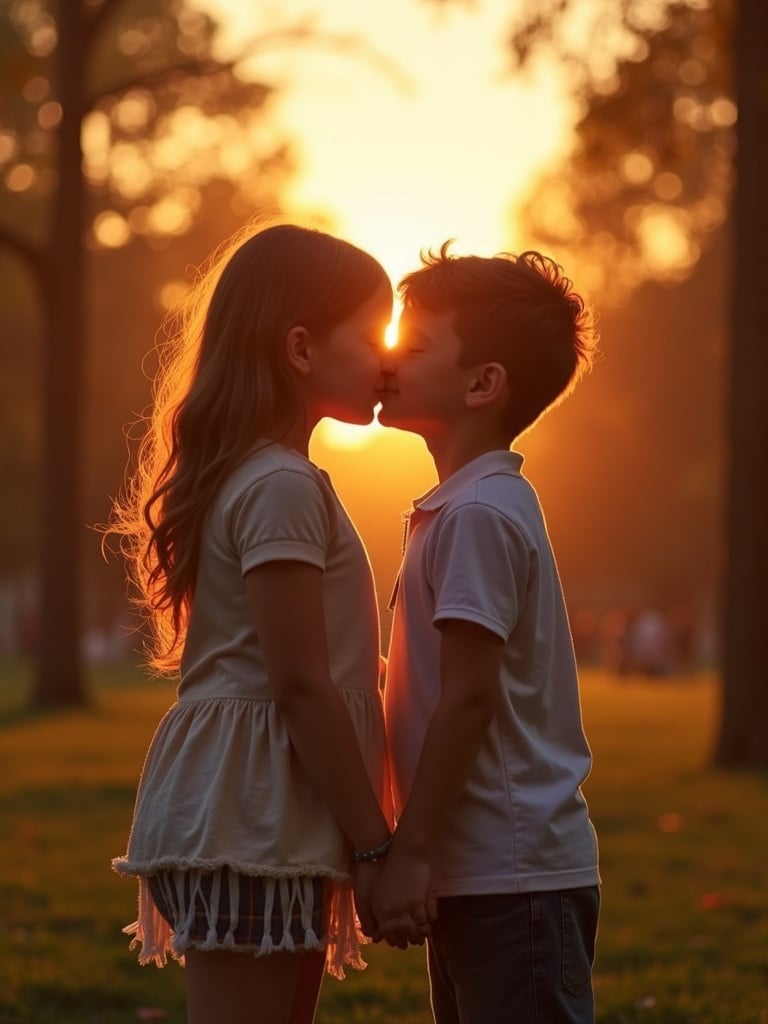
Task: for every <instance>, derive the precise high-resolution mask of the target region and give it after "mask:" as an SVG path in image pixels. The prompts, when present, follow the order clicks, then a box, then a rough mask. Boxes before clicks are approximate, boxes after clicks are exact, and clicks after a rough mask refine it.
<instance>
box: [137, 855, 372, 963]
mask: <svg viewBox="0 0 768 1024" xmlns="http://www.w3.org/2000/svg"><path fill="white" fill-rule="evenodd" d="M176 866H177V867H178V865H176ZM184 870H185V871H186V873H187V874H188V877H189V883H190V891H189V898H188V900H185V899H184V883H183V879H182V877H181V875H179V874H177V875H176V876H175V883H174V879H173V878H167V879H166V880H165V881H164V883H163V884H165V885H166V886H168V887H170V889H171V891H169V892H167V893H166V894H165V895H167V897H168V902H169V904H170V905H171V906H176V907H178V908H180V909H179V914H178V917H177V920H176V925H175V928H174V927H172V926H171V925H170V924H169V923H168V921H166V919H165V918H164V917H163V916H162V914H161V913H160V912H159V911H158V909H157V907H156V906H155V902H154V900H153V899H152V894H151V891H150V888H149V881H148V879H147V876H146V875H140V876H139V879H138V881H139V909H138V916H137V919H136V920H135V921H134V922H133V924H129V925H128V926H127V927H125V928H123V932H124V933H125V934H126V935H131V936H132V939H131V943H130V949H135V948H136V946H137V945H138V946H141V949H140V952H139V963H140V964H142V965H143V964H150V963H154V964H156V965H157V966H158V967H164V966H165V964H166V963H167V960H168V957H169V956H171V957H172V958H173V959H174V960H178V962H179V963H180V964H183V963H184V954H185V953H186V951H187V950H188V949H189V948H190V947H193V948H195V949H202V950H214V949H234V948H236V949H238V950H240V951H243V952H250V953H252V954H253V955H254V956H267V955H269V954H270V953H279V952H283V951H293V950H294V949H296V944H295V942H294V939H293V937H292V936H291V934H290V919H291V912H292V909H293V908H294V907H295V906H297V905H298V908H299V916H300V919H301V924H302V927H303V929H304V941H303V943H302V945H301V946H300V947H299V948H301V949H304V950H325V952H326V970H327V971H328V973H329V974H331V975H333V976H334V977H335V978H344V977H345V972H344V969H345V967H354V968H355V969H356V970H364V969H365V967H366V966H367V965H366V963H365V961H364V960H363V959H362V956H361V947H362V946H363V945H364V944H365V943H366V942H368V941H369V940H368V939H367V938H366V937H365V936H364V935H363V933H362V931H361V929H360V925H359V922H358V920H357V914H356V913H355V904H354V898H353V893H352V884H351V882H350V880H349V879H338V878H329V885H330V887H331V900H330V913H329V915H328V924H327V933H326V936H325V937H322V938H320V937H318V935H317V934H316V932H315V930H314V928H313V927H312V914H313V910H314V892H313V887H312V877H311V876H308V875H307V874H306V870H307V869H306V868H304V873H303V874H301V875H299V874H298V873H293V872H291V873H290V874H281V875H280V876H279V877H274V876H271V875H263V876H260V877H262V878H263V881H264V890H265V906H264V935H263V938H262V940H261V943H260V945H258V946H247V947H246V946H242V945H237V946H235V941H234V932H235V929H236V928H237V924H238V910H237V908H238V901H239V879H238V875H237V873H236V871H230V872H228V877H227V884H228V886H229V906H230V908H231V910H230V920H229V922H228V926H227V932H226V934H225V936H224V939H223V941H219V939H218V935H217V932H216V923H217V920H218V917H219V903H220V897H221V872H220V871H215V870H214V873H213V878H212V885H211V889H210V898H209V899H206V898H205V896H204V893H203V890H202V888H201V878H202V876H203V875H204V874H205V875H210V871H207V870H205V869H201V868H199V867H197V868H192V869H184ZM326 871H327V869H326ZM318 874H320V872H318ZM161 877H162V876H161ZM174 884H175V888H174ZM198 897H199V898H200V900H201V902H202V904H203V907H204V909H205V916H206V920H207V922H208V933H207V935H206V938H205V941H204V942H199V941H195V940H191V939H190V929H191V927H192V924H193V922H194V918H195V902H196V899H197V898H198ZM276 901H279V903H280V909H281V912H282V920H283V922H284V928H283V934H282V936H281V937H280V939H279V941H277V942H275V941H274V940H273V938H272V935H271V929H272V915H273V912H274V908H275V903H276Z"/></svg>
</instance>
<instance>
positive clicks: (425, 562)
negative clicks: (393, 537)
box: [384, 451, 599, 896]
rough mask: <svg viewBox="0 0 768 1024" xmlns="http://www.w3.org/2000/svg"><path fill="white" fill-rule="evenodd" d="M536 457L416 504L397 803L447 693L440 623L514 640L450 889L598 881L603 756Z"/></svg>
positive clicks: (394, 713) (405, 589)
mask: <svg viewBox="0 0 768 1024" xmlns="http://www.w3.org/2000/svg"><path fill="white" fill-rule="evenodd" d="M522 461H523V460H522V456H521V455H519V454H518V453H516V452H510V451H492V452H487V453H485V454H484V455H481V456H480V457H479V458H477V459H474V460H473V461H472V462H470V463H468V464H467V465H465V466H463V467H462V468H461V469H460V470H459V471H458V472H457V473H455V474H454V475H453V476H451V477H449V478H448V479H447V480H445V481H444V482H443V483H442V484H440V485H439V486H438V487H436V488H435V489H433V490H432V491H430V492H429V493H428V494H426V495H425V496H424V497H422V498H420V499H417V500H416V501H415V502H414V504H413V511H412V512H411V514H410V523H409V530H408V540H407V547H406V551H405V559H404V563H403V567H402V570H401V574H400V579H399V583H398V587H397V596H396V601H395V609H394V611H395V614H394V622H393V626H392V639H391V643H390V650H389V664H388V669H387V681H386V690H385V696H384V702H385V714H386V721H387V733H388V742H389V746H390V755H391V758H392V768H393V789H394V800H395V807H396V809H397V811H398V813H399V812H400V811H401V810H402V808H403V806H404V804H405V802H406V800H407V799H408V793H409V792H410V788H411V785H412V783H413V779H414V775H415V772H416V768H417V764H418V760H419V755H420V752H421V748H422V745H423V742H424V736H425V733H426V729H427V726H428V724H429V721H430V718H431V716H432V714H433V712H434V709H435V706H436V705H437V701H438V698H439V696H440V630H439V628H438V627H439V624H440V622H442V621H444V620H446V619H462V620H467V621H470V622H475V623H478V624H479V625H481V626H484V627H485V628H486V629H489V630H491V632H493V633H496V634H497V635H498V636H499V637H500V638H501V639H502V640H503V641H504V652H503V656H502V661H501V673H500V687H501V701H500V704H499V711H498V712H497V714H496V715H495V717H494V719H493V721H492V722H491V725H490V727H489V729H488V733H487V735H486V737H485V739H484V741H483V744H482V748H481V750H480V753H479V755H478V758H477V762H476V764H475V766H474V768H473V769H472V772H471V774H470V776H469V778H468V779H467V783H466V785H465V788H464V791H463V793H462V795H461V797H460V799H459V801H458V803H457V805H456V806H455V807H454V809H453V812H452V814H451V817H450V821H449V824H448V828H447V831H446V833H445V835H444V837H443V838H442V839H441V841H440V842H439V844H438V848H437V854H436V859H435V861H434V863H433V878H432V882H433V885H434V888H435V890H436V891H437V893H438V895H440V896H454V895H469V894H479V893H502V892H536V891H544V890H553V889H567V888H578V887H582V886H587V885H594V884H597V882H598V881H599V877H598V867H597V842H596V839H595V832H594V829H593V827H592V824H591V822H590V820H589V815H588V811H587V806H586V803H585V800H584V797H583V795H582V792H581V785H582V783H583V781H584V780H585V779H586V777H587V775H588V773H589V770H590V766H591V756H590V751H589V747H588V745H587V741H586V739H585V736H584V732H583V728H582V721H581V708H580V703H579V692H578V680H577V674H576V663H575V659H574V654H573V644H572V642H571V634H570V629H569V626H568V618H567V615H566V611H565V603H564V600H563V595H562V589H561V586H560V579H559V576H558V573H557V568H556V566H555V561H554V556H553V554H552V548H551V546H550V542H549V537H548V535H547V530H546V525H545V522H544V517H543V514H542V511H541V507H540V505H539V501H538V497H537V496H536V492H535V491H534V490H533V488H532V487H531V485H530V484H529V483H528V481H527V480H525V479H524V478H523V477H522V476H521V474H520V469H521V466H522Z"/></svg>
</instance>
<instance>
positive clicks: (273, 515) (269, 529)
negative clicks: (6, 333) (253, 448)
mask: <svg viewBox="0 0 768 1024" xmlns="http://www.w3.org/2000/svg"><path fill="white" fill-rule="evenodd" d="M230 531H231V539H232V543H233V545H234V547H235V550H236V552H237V554H238V556H239V558H240V566H241V569H242V573H243V575H245V574H246V573H247V572H249V571H250V570H251V569H254V568H256V566H258V565H264V564H265V563H267V562H278V561H292V562H305V563H307V564H309V565H315V566H317V567H318V568H319V569H323V570H324V569H325V558H326V552H327V550H328V545H329V542H330V536H331V516H330V512H329V509H328V506H327V504H326V500H325V497H324V495H323V492H322V489H321V485H320V482H319V481H316V480H314V479H313V478H312V477H311V476H310V475H309V474H308V473H303V472H298V471H296V470H290V469H281V470H278V471H276V472H274V473H270V474H269V475H268V476H265V477H263V478H262V479H261V480H258V481H257V482H256V483H253V484H251V486H250V487H248V489H247V490H246V491H245V493H244V494H243V495H242V496H241V497H240V498H239V499H238V501H237V502H236V503H235V505H234V507H233V510H232V516H231V520H230Z"/></svg>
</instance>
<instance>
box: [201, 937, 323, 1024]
mask: <svg viewBox="0 0 768 1024" xmlns="http://www.w3.org/2000/svg"><path fill="white" fill-rule="evenodd" d="M303 959H304V955H303V954H300V953H299V954H296V953H272V954H270V955H269V956H262V957H255V956H252V955H251V954H250V953H233V952H229V951H211V952H203V951H201V950H198V949H189V950H187V952H186V954H185V961H186V968H185V972H184V973H185V975H186V984H187V1024H211V1022H212V1021H217V1022H218V1021H220V1022H221V1024H257V1022H258V1024H293V1020H294V1018H293V1004H294V999H295V997H296V994H297V987H298V982H299V976H300V970H301V964H302V961H303ZM316 998H317V995H316V996H315V999H316ZM306 1019H307V1021H309V1022H311V1019H312V1018H311V1017H309V1018H306ZM303 1020H304V1019H303V1018H302V1024H303Z"/></svg>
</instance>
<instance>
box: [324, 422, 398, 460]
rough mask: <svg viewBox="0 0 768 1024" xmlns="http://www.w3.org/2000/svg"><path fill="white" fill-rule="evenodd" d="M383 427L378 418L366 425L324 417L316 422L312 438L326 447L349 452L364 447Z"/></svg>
mask: <svg viewBox="0 0 768 1024" xmlns="http://www.w3.org/2000/svg"><path fill="white" fill-rule="evenodd" d="M383 429H384V428H383V427H382V426H381V424H380V423H379V422H378V420H373V422H372V423H368V424H367V425H366V426H358V425H357V424H355V423H342V422H341V420H332V419H324V420H320V422H319V423H318V425H317V428H316V430H315V435H314V438H315V440H317V441H319V442H320V444H322V445H325V447H327V448H334V449H336V450H337V451H346V452H349V451H356V450H357V449H359V448H364V447H365V445H367V444H368V443H369V442H370V441H371V440H372V439H373V437H374V436H375V435H376V434H380V433H381V432H382V430H383Z"/></svg>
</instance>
